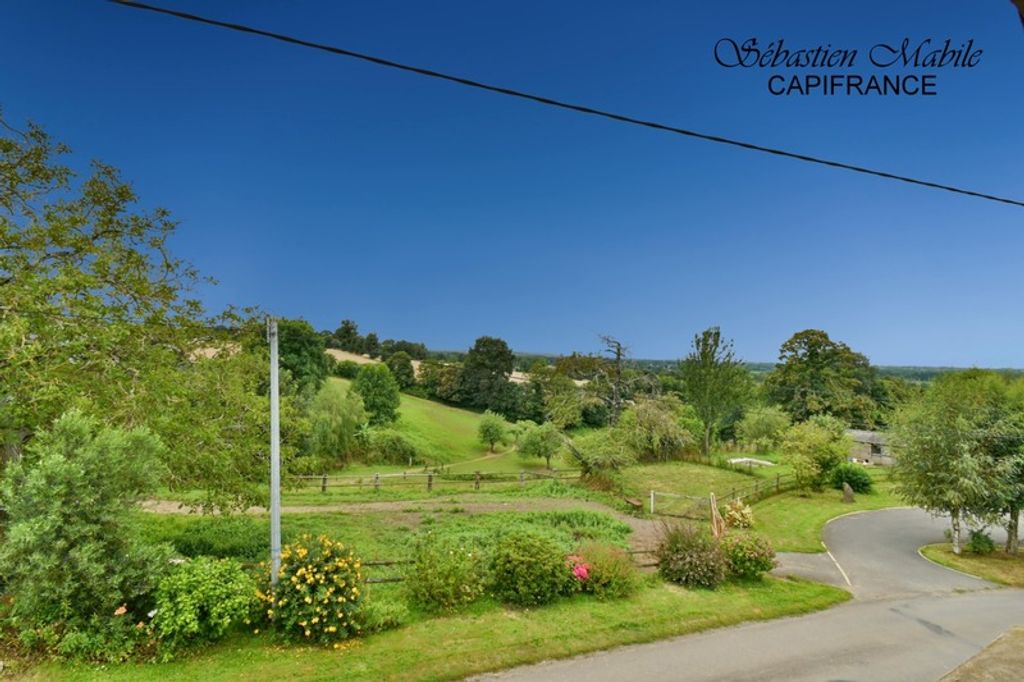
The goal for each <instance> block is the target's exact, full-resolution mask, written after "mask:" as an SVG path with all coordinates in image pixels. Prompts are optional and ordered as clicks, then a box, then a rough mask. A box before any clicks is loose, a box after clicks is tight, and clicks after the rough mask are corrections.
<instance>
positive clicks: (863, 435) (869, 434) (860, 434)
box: [846, 429, 887, 445]
mask: <svg viewBox="0 0 1024 682" xmlns="http://www.w3.org/2000/svg"><path fill="white" fill-rule="evenodd" d="M846 435H847V436H849V437H850V438H852V439H853V440H854V441H856V442H858V443H871V444H873V445H885V444H886V442H887V438H886V435H885V434H884V433H882V432H881V431H864V430H861V429H847V430H846Z"/></svg>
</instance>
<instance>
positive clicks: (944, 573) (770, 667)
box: [489, 509, 1024, 682]
mask: <svg viewBox="0 0 1024 682" xmlns="http://www.w3.org/2000/svg"><path fill="white" fill-rule="evenodd" d="M945 527H946V524H945V521H944V520H941V519H934V518H932V517H930V516H929V515H928V514H926V513H925V512H923V511H921V510H918V509H887V510H882V511H874V512H863V513H858V514H852V515H850V516H845V517H841V518H839V519H836V520H834V521H833V522H831V523H830V524H828V525H827V526H826V527H825V532H824V541H825V543H826V545H827V546H828V548H829V550H830V553H831V555H832V557H834V559H835V561H834V562H833V559H832V558H830V557H829V555H828V554H821V555H793V554H785V555H781V556H780V560H781V562H782V566H781V567H780V569H781V572H782V573H797V574H802V575H809V576H812V577H814V578H816V579H825V580H828V581H830V582H833V583H836V584H839V585H841V586H843V587H845V588H846V589H848V590H850V591H851V592H852V593H853V595H854V599H853V600H852V601H850V602H849V603H847V604H843V605H841V606H837V607H835V608H832V609H829V610H827V611H821V612H818V613H813V614H810V615H807V616H798V617H794V618H784V619H780V620H774V621H766V622H760V623H751V624H748V625H739V626H736V627H732V628H726V629H721V630H714V631H710V632H705V633H702V634H697V635H690V636H685V637H678V638H675V639H669V640H663V641H660V642H654V643H651V644H641V645H635V646H626V647H621V648H619V649H614V650H611V651H606V652H600V653H596V654H591V655H587V656H581V657H577V658H573V659H567V660H563V661H554V662H549V663H541V664H538V665H534V666H527V667H523V668H516V669H514V670H510V671H506V672H503V673H498V674H496V675H492V676H489V677H493V678H496V679H502V680H531V681H533V680H538V681H541V682H543V681H546V680H551V681H554V680H564V679H569V678H579V679H586V680H588V682H590V681H600V680H609V681H611V680H616V681H618V680H632V679H645V680H694V681H710V680H716V681H719V680H720V681H726V680H729V681H736V682H741V681H746V680H749V681H754V680H757V681H765V680H794V681H796V680H815V681H821V680H833V681H836V682H838V681H841V680H851V681H852V680H864V681H865V682H867V681H872V682H884V681H886V680H892V681H893V682H913V681H916V680H922V681H932V680H936V679H938V678H939V677H941V676H942V675H943V674H944V673H946V672H947V671H949V670H950V669H952V668H954V667H956V666H957V665H958V664H960V663H961V662H963V661H965V660H966V659H968V658H970V657H971V656H973V655H974V654H976V653H977V652H978V651H980V650H981V649H982V648H984V647H985V646H986V645H987V644H988V643H989V642H991V641H992V640H993V639H995V638H996V637H997V636H998V635H999V634H1000V633H1001V632H1003V631H1004V630H1006V629H1007V628H1008V627H1010V626H1012V625H1018V624H1021V623H1024V591H1021V590H1010V589H996V586H995V585H993V584H991V583H988V582H985V581H983V580H979V579H977V578H972V577H970V576H967V575H964V574H962V573H957V572H956V571H951V570H948V569H945V568H942V567H941V566H937V565H935V564H932V563H931V562H929V561H927V560H926V559H924V558H922V557H921V556H920V555H918V553H917V549H918V547H920V546H921V545H925V544H929V543H932V542H941V541H942V540H943V529H944V528H945ZM993 535H994V536H995V535H996V534H993ZM844 574H845V577H844ZM847 580H848V582H847Z"/></svg>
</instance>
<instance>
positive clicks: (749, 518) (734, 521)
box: [725, 499, 754, 528]
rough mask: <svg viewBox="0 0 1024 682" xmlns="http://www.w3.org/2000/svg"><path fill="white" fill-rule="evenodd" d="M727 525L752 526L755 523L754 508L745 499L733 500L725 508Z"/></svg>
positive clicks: (733, 526)
mask: <svg viewBox="0 0 1024 682" xmlns="http://www.w3.org/2000/svg"><path fill="white" fill-rule="evenodd" d="M725 525H727V526H729V527H730V528H750V527H751V526H753V525H754V510H753V509H751V508H750V505H749V504H746V503H744V502H743V500H739V499H737V500H733V501H732V502H730V503H729V506H728V507H726V510H725Z"/></svg>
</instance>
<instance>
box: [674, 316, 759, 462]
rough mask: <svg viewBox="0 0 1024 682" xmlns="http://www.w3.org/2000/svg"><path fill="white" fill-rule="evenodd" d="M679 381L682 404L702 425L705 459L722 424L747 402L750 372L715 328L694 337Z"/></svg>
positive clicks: (683, 363) (683, 361) (680, 371)
mask: <svg viewBox="0 0 1024 682" xmlns="http://www.w3.org/2000/svg"><path fill="white" fill-rule="evenodd" d="M679 377H680V383H681V389H682V394H683V400H685V401H686V402H687V403H688V404H690V405H692V406H693V408H694V410H696V412H697V416H699V417H700V419H701V421H702V422H704V433H703V439H702V442H701V447H702V449H703V451H704V455H705V456H708V455H709V454H710V453H711V440H712V437H713V436H714V435H715V433H716V431H717V430H718V428H719V427H720V426H721V425H722V421H723V420H724V419H725V418H726V416H728V415H729V414H730V413H732V412H735V411H737V409H738V408H740V407H741V406H742V405H743V403H744V402H746V400H747V398H748V396H749V394H750V388H751V380H750V372H748V371H747V368H746V366H745V365H744V364H743V362H742V361H740V360H737V359H736V357H735V354H734V352H733V347H732V341H726V340H724V339H723V338H722V333H721V331H720V330H719V329H718V327H711V328H709V329H705V330H704V331H703V332H701V333H700V334H697V335H696V336H694V337H693V347H692V349H691V351H690V353H689V355H687V356H686V357H685V358H683V360H682V361H681V362H680V363H679Z"/></svg>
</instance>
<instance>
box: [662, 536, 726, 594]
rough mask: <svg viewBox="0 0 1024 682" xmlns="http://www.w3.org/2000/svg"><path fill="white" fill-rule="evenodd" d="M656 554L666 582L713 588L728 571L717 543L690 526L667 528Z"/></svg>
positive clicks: (723, 578)
mask: <svg viewBox="0 0 1024 682" xmlns="http://www.w3.org/2000/svg"><path fill="white" fill-rule="evenodd" d="M655 554H656V555H657V557H658V570H659V571H660V572H661V575H662V577H664V578H665V579H666V580H668V581H670V582H673V583H679V584H680V585H685V586H687V587H706V588H709V589H714V588H716V587H718V585H719V584H721V582H722V581H723V580H725V577H726V574H727V572H728V565H727V564H726V560H725V556H724V555H723V554H722V548H721V546H720V545H719V544H718V540H716V539H715V538H713V537H711V535H709V534H708V533H705V532H703V531H702V530H701V529H699V528H697V527H696V526H694V525H692V524H679V525H672V526H666V527H665V529H664V531H663V533H662V538H661V542H660V544H659V545H658V548H657V550H655Z"/></svg>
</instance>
